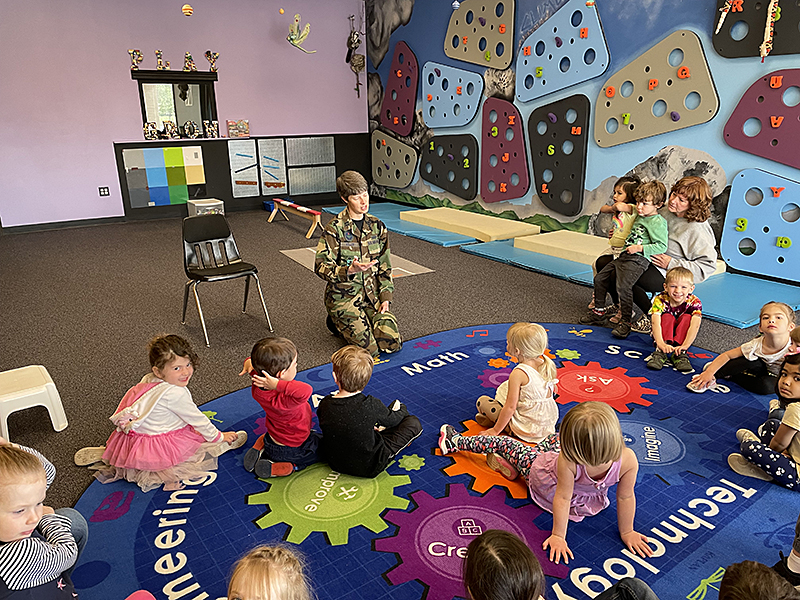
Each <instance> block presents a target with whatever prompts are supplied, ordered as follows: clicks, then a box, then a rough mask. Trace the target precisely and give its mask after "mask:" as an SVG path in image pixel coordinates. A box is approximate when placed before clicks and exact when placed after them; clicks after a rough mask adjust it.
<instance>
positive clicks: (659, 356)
mask: <svg viewBox="0 0 800 600" xmlns="http://www.w3.org/2000/svg"><path fill="white" fill-rule="evenodd" d="M666 362H667V355H666V354H664V353H663V352H662V351H661V350H656V351H655V352H653V353H652V354H651V355H650V360H648V361H647V368H648V369H653V370H654V371H660V370H661V369H662V368H663V367H664V363H666Z"/></svg>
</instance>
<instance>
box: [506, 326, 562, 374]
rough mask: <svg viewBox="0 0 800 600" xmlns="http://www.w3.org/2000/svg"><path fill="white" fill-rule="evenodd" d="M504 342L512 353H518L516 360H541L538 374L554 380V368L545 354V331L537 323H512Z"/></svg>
mask: <svg viewBox="0 0 800 600" xmlns="http://www.w3.org/2000/svg"><path fill="white" fill-rule="evenodd" d="M506 340H507V341H508V345H509V346H510V348H511V349H512V351H513V352H519V356H518V357H517V358H519V359H521V360H533V359H535V358H539V357H541V358H542V366H541V368H539V369H538V370H539V373H540V374H541V375H542V377H544V378H545V379H547V380H548V381H549V380H552V379H555V378H556V366H555V364H554V363H553V361H552V360H551V359H550V358H549V357H548V356H547V355H546V354H545V352H547V331H546V330H545V328H544V327H542V326H541V325H539V324H538V323H514V324H513V325H512V326H511V327H509V328H508V333H506Z"/></svg>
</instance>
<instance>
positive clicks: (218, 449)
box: [207, 431, 247, 456]
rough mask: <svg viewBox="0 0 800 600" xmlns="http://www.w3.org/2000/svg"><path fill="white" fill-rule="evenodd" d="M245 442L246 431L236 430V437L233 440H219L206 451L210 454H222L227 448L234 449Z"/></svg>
mask: <svg viewBox="0 0 800 600" xmlns="http://www.w3.org/2000/svg"><path fill="white" fill-rule="evenodd" d="M245 442H247V432H246V431H237V432H236V439H235V440H233V441H232V442H231V443H230V444H229V443H228V442H224V441H223V442H219V443H217V444H215V445H214V446H213V447H212V448H211V449H210V450H208V451H207V452H208V453H209V454H210V455H211V456H222V455H223V454H225V453H226V452H228V451H229V450H236V448H241V447H242V446H244V444H245Z"/></svg>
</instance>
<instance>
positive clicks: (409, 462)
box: [397, 454, 425, 471]
mask: <svg viewBox="0 0 800 600" xmlns="http://www.w3.org/2000/svg"><path fill="white" fill-rule="evenodd" d="M397 466H399V467H400V468H401V469H404V470H406V471H419V470H420V469H421V468H422V467H424V466H425V459H424V458H423V457H421V456H419V455H418V454H406V455H404V456H401V457H400V460H399V461H398V462H397Z"/></svg>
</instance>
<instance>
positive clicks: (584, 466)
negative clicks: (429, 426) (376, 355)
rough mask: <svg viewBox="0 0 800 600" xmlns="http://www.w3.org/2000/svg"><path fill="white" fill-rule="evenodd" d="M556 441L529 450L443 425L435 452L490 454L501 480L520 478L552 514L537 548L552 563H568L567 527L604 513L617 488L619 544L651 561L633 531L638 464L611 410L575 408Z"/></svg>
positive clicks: (594, 404) (591, 405)
mask: <svg viewBox="0 0 800 600" xmlns="http://www.w3.org/2000/svg"><path fill="white" fill-rule="evenodd" d="M560 438H561V439H560V441H559V436H558V435H557V434H553V435H551V436H548V437H547V438H546V439H545V440H544V441H542V442H541V443H540V444H537V445H536V446H534V447H533V448H531V447H529V446H526V445H525V444H523V443H522V442H520V441H518V440H515V439H513V438H510V437H507V436H482V435H478V436H472V437H465V436H463V435H461V434H459V433H457V432H456V430H455V429H454V428H453V427H451V426H450V425H442V427H441V429H440V434H439V448H440V449H441V451H442V454H449V453H451V452H458V451H461V450H466V451H468V452H475V453H478V454H488V453H495V454H497V455H498V456H500V457H501V458H502V459H503V460H502V462H501V463H500V464H499V465H498V468H497V470H499V471H500V472H501V473H502V474H503V475H504V476H505V477H507V478H509V479H513V478H515V477H516V476H517V474H518V473H521V474H522V476H523V477H525V479H526V480H527V483H528V490H529V491H530V494H531V498H532V499H533V501H534V502H536V504H538V505H539V506H540V507H542V508H543V509H544V510H547V511H549V512H552V513H553V532H552V534H551V535H550V537H548V538H547V539H546V540H545V541H544V544H542V548H543V549H545V550H546V549H548V548H549V549H550V560H551V561H554V562H555V563H556V564H558V562H559V561H560V560H561V559H562V558H563V559H564V562H565V563H568V562H569V559H570V558H573V555H572V551H571V550H570V549H569V546H568V545H567V540H566V536H567V524H568V522H569V521H582V520H583V518H584V517H588V516H592V515H596V514H597V513H598V512H600V511H601V510H603V509H604V508H606V507H607V506H608V505H609V501H608V489H609V488H610V487H611V486H613V485H617V523H618V524H619V535H620V537H621V538H622V541H623V542H624V543H625V545H626V546H627V547H628V550H630V551H631V552H636V553H637V554H638V555H640V556H650V555H651V554H652V553H653V551H652V549H651V548H650V546H649V545H648V541H647V537H645V536H644V535H642V534H641V533H639V532H637V531H636V530H634V528H633V519H634V515H635V513H636V497H635V496H634V492H633V488H634V485H635V484H636V474H637V472H638V471H639V462H638V461H637V460H636V455H635V454H634V453H633V450H631V449H630V448H626V447H625V442H624V440H623V437H622V429H621V427H620V425H619V419H618V418H617V415H616V413H615V412H614V410H613V409H612V408H611V407H610V406H608V405H607V404H603V403H602V402H584V403H583V404H578V405H577V406H575V407H573V408H571V409H570V410H569V412H567V414H566V415H565V416H564V419H563V421H562V422H561V431H560Z"/></svg>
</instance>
